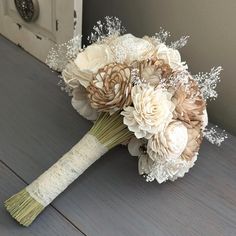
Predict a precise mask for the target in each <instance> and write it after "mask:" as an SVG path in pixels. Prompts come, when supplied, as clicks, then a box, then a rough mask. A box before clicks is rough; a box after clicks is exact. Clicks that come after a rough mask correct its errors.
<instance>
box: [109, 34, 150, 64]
mask: <svg viewBox="0 0 236 236" xmlns="http://www.w3.org/2000/svg"><path fill="white" fill-rule="evenodd" d="M110 47H111V50H112V51H113V53H114V55H115V58H116V60H118V62H122V63H124V62H125V63H128V64H129V63H131V62H132V61H135V60H138V61H141V60H144V59H148V58H151V57H152V56H153V55H154V53H155V47H154V46H153V45H152V44H151V43H150V42H148V41H147V40H145V39H142V38H137V37H135V36H133V35H132V34H125V35H122V36H120V37H117V38H116V39H115V40H114V41H112V42H111V43H110Z"/></svg>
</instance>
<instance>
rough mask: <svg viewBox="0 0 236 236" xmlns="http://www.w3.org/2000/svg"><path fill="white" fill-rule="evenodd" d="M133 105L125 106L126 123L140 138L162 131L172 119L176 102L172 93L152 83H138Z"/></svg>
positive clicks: (134, 88)
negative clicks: (153, 85) (172, 97)
mask: <svg viewBox="0 0 236 236" xmlns="http://www.w3.org/2000/svg"><path fill="white" fill-rule="evenodd" d="M131 97H132V101H133V106H128V107H126V108H124V111H123V112H121V114H122V115H123V116H124V120H123V121H124V124H126V125H127V126H128V129H129V130H130V131H132V132H134V134H135V136H136V137H137V138H138V139H139V138H143V137H145V138H147V139H149V138H151V136H152V135H153V134H156V133H158V132H160V131H162V130H163V129H164V128H165V127H166V126H167V125H168V124H169V122H170V121H171V119H172V116H173V115H172V112H173V110H174V108H175V107H174V104H173V103H172V102H171V94H170V93H168V92H167V91H165V90H162V89H155V88H153V87H152V86H150V85H146V86H145V85H136V86H134V87H133V88H132V91H131Z"/></svg>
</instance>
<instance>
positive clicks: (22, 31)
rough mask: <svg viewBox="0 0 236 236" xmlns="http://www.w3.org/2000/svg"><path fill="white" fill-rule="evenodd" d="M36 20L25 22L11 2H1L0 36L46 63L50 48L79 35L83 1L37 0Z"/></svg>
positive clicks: (11, 0) (12, 1)
mask: <svg viewBox="0 0 236 236" xmlns="http://www.w3.org/2000/svg"><path fill="white" fill-rule="evenodd" d="M38 3H39V10H40V12H39V17H38V18H37V19H36V21H34V22H30V23H27V22H25V21H24V20H23V19H22V18H21V16H20V15H19V13H18V11H17V9H16V7H15V3H14V0H1V1H0V33H1V34H2V35H3V36H5V37H6V38H8V39H10V40H11V41H13V42H14V43H15V44H18V45H19V46H21V47H22V48H24V49H25V50H26V51H28V52H29V53H30V54H32V55H33V56H35V57H37V58H38V59H39V60H41V61H43V62H45V59H46V56H47V54H48V51H49V49H50V48H51V47H52V46H53V45H54V44H55V43H63V42H66V41H68V40H70V39H71V38H72V37H73V36H75V35H78V34H81V31H82V30H81V28H82V0H67V1H65V0H48V1H45V0H38Z"/></svg>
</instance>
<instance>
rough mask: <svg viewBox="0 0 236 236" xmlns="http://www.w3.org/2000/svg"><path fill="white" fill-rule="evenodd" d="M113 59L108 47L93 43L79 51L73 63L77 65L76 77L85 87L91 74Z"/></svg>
mask: <svg viewBox="0 0 236 236" xmlns="http://www.w3.org/2000/svg"><path fill="white" fill-rule="evenodd" d="M112 61H113V56H112V52H111V50H110V47H109V46H108V45H105V44H93V45H91V46H88V47H87V48H86V49H85V50H84V51H83V52H81V53H79V54H78V56H77V58H76V59H75V61H74V63H75V65H76V66H77V67H78V70H77V71H76V75H77V79H78V81H79V82H80V84H81V85H83V86H84V87H85V88H87V86H88V85H89V83H90V81H91V80H92V77H93V74H95V73H97V71H98V69H100V68H102V67H104V66H105V65H107V64H109V63H111V62H112Z"/></svg>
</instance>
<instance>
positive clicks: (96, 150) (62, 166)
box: [5, 133, 108, 226]
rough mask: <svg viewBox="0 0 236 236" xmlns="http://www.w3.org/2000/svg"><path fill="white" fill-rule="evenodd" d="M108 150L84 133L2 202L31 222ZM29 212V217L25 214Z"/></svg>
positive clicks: (19, 218)
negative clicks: (32, 178) (78, 139)
mask: <svg viewBox="0 0 236 236" xmlns="http://www.w3.org/2000/svg"><path fill="white" fill-rule="evenodd" d="M107 151H108V148H107V147H106V146H104V145H103V144H101V143H100V142H99V141H98V139H97V138H96V137H95V136H93V135H92V134H90V133H87V134H86V135H85V136H84V137H83V138H82V139H81V140H80V141H79V142H78V143H77V144H76V145H75V146H74V147H73V148H72V149H71V150H70V151H69V152H67V153H66V154H65V155H63V156H62V158H60V159H59V160H58V161H57V162H56V163H55V164H54V165H53V166H51V167H50V168H49V169H48V170H47V171H45V172H44V173H43V174H42V175H40V176H39V177H38V178H37V179H36V180H34V181H33V182H32V183H31V184H30V185H28V186H27V187H26V188H25V189H23V190H22V191H21V192H20V193H17V194H16V195H13V196H12V197H11V198H9V199H8V200H7V201H6V202H5V205H6V208H7V210H8V211H9V212H10V213H11V215H12V216H13V217H14V218H15V219H16V220H17V221H19V222H20V223H21V224H23V225H25V226H28V225H30V224H31V222H32V221H33V220H34V219H35V218H36V217H37V215H38V214H39V213H40V212H41V211H42V210H43V209H44V208H45V207H46V206H47V205H49V204H50V203H51V202H52V201H53V200H54V199H55V198H56V197H57V196H58V195H59V194H60V193H61V192H63V191H64V190H65V189H66V188H67V187H68V186H69V185H70V184H71V183H72V182H73V181H74V180H76V179H77V178H78V177H79V176H80V175H81V174H82V173H83V172H84V171H85V170H86V169H87V168H88V167H89V166H90V165H92V164H93V163H94V162H95V161H96V160H98V159H99V158H100V157H101V156H102V155H103V154H104V153H106V152H107ZM16 198H17V199H16ZM12 201H14V204H12ZM21 208H24V210H23V211H22V210H21ZM27 208H28V209H27ZM29 212H30V215H31V217H28V215H29ZM34 212H35V213H34ZM32 214H34V217H32Z"/></svg>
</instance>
